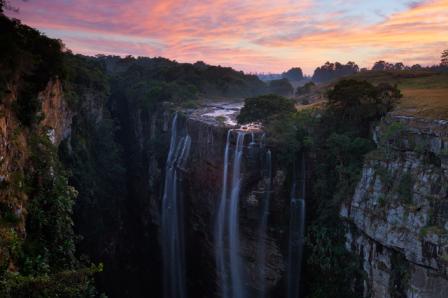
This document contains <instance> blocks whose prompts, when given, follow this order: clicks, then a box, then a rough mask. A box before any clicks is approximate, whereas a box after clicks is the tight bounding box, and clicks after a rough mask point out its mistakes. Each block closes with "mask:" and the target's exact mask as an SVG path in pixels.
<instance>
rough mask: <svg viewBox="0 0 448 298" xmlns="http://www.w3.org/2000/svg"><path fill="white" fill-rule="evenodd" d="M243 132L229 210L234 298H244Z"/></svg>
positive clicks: (236, 160)
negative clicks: (240, 216) (241, 233)
mask: <svg viewBox="0 0 448 298" xmlns="http://www.w3.org/2000/svg"><path fill="white" fill-rule="evenodd" d="M244 136H245V134H244V133H243V132H238V137H237V141H236V148H235V153H234V159H233V173H232V188H231V189H232V191H231V194H230V208H229V250H230V251H229V255H230V256H229V258H230V277H231V285H232V286H231V289H232V293H233V295H232V297H233V298H242V297H244V288H243V280H242V269H243V268H242V264H241V258H240V256H239V251H240V239H239V219H238V203H239V196H240V187H241V177H240V176H241V175H240V174H241V158H242V156H243V145H244Z"/></svg>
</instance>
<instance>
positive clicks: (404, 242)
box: [340, 116, 448, 297]
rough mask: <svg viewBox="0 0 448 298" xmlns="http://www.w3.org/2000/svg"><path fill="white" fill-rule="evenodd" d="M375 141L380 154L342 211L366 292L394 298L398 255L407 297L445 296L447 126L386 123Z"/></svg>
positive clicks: (442, 123)
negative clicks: (404, 268)
mask: <svg viewBox="0 0 448 298" xmlns="http://www.w3.org/2000/svg"><path fill="white" fill-rule="evenodd" d="M374 136H375V138H374V139H375V141H376V142H377V144H378V146H379V148H378V150H377V151H375V152H373V153H371V154H369V156H368V157H367V158H366V161H365V164H364V168H363V171H362V177H361V179H360V181H359V183H358V185H357V188H356V191H355V194H354V196H353V198H352V199H351V200H350V201H348V202H346V203H345V204H344V205H343V206H342V208H341V212H340V214H341V216H342V217H344V218H346V219H347V220H348V221H349V222H350V223H352V224H353V225H354V227H355V229H354V230H355V234H357V235H355V234H353V233H352V232H350V233H348V235H347V242H348V247H349V248H350V249H351V250H354V251H356V252H357V253H358V254H360V255H361V256H362V257H363V260H364V263H363V264H364V265H363V266H364V270H365V271H366V273H367V284H368V288H369V289H368V290H366V293H368V292H369V291H370V292H371V294H372V296H373V297H390V296H391V293H392V292H393V291H394V285H393V281H392V274H391V272H392V271H393V270H396V268H393V267H394V266H393V264H392V263H391V259H392V255H393V254H395V253H398V254H400V255H402V256H403V257H404V259H405V262H406V264H407V266H408V268H409V270H407V271H408V274H409V278H408V280H407V283H406V284H405V285H403V287H402V288H403V289H402V290H403V292H405V293H407V295H408V297H446V291H447V289H448V280H447V278H448V275H447V265H448V258H447V256H448V230H447V229H446V228H447V227H448V212H447V211H446V210H447V207H448V165H447V159H446V153H447V152H446V149H447V147H448V142H447V140H448V122H447V121H429V120H423V119H414V118H408V117H399V116H394V117H391V116H389V117H386V118H385V119H384V120H383V121H382V122H381V123H380V125H378V127H376V129H375V135H374ZM378 247H381V249H378ZM434 287H436V288H434Z"/></svg>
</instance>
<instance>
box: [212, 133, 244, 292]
mask: <svg viewBox="0 0 448 298" xmlns="http://www.w3.org/2000/svg"><path fill="white" fill-rule="evenodd" d="M231 132H232V131H231V130H229V131H228V134H227V141H226V147H225V150H224V165H223V182H222V192H221V200H220V202H219V207H218V212H217V216H216V224H215V249H216V252H215V253H216V268H217V272H218V277H219V280H220V288H221V292H222V295H221V296H222V297H223V298H230V297H232V298H243V297H245V293H244V282H243V273H242V270H243V268H242V262H241V257H240V255H239V252H240V240H239V219H238V203H239V195H240V187H241V175H240V174H241V160H242V156H243V145H244V136H245V133H244V132H238V133H237V140H236V146H235V149H234V156H233V165H232V176H231V177H232V180H231V181H230V182H231V183H230V192H228V184H229V168H228V167H229V160H230V158H229V155H230V139H231ZM229 195H230V196H229ZM226 236H227V237H226ZM227 264H229V267H228V268H227Z"/></svg>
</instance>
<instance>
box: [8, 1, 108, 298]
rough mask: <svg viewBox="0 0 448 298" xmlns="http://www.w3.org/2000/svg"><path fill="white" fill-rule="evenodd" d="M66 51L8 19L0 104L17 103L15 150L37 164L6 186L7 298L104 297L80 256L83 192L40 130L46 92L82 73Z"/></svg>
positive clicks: (94, 268) (91, 269)
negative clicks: (78, 219)
mask: <svg viewBox="0 0 448 298" xmlns="http://www.w3.org/2000/svg"><path fill="white" fill-rule="evenodd" d="M4 3H5V2H4V1H3V2H2V5H3V4H4ZM62 50H63V45H62V43H61V42H60V41H58V40H54V39H49V38H47V37H45V36H44V35H42V34H40V33H39V32H38V31H36V30H34V29H32V28H30V27H28V26H25V25H22V24H21V23H20V22H19V21H18V20H11V19H8V18H7V17H6V16H4V15H3V14H0V98H2V99H4V98H5V96H8V95H9V94H15V95H16V96H17V98H16V100H15V101H13V106H12V108H13V111H14V112H15V114H16V116H17V118H18V119H19V120H20V122H21V126H18V127H16V128H15V130H14V133H13V141H12V144H11V145H12V146H15V147H17V148H20V149H21V150H23V154H24V155H25V156H27V157H29V158H28V159H27V160H26V161H24V162H25V164H22V165H21V166H23V167H25V168H26V172H25V173H24V172H22V170H21V168H18V169H17V171H16V172H14V173H11V175H10V176H9V179H8V181H6V182H2V185H1V186H2V189H1V191H2V194H3V193H7V194H12V198H13V199H12V200H10V201H7V202H5V201H2V202H1V203H0V253H1V255H2V257H1V264H0V296H1V297H31V296H32V297H93V296H95V295H96V290H95V287H94V286H93V275H94V274H95V273H97V272H100V271H101V270H102V266H101V265H100V266H94V265H91V264H90V262H88V261H80V258H79V257H78V256H77V254H76V248H75V247H76V242H77V240H78V237H77V236H76V235H75V232H74V230H73V208H74V203H75V198H76V196H77V191H76V190H75V189H74V188H73V187H72V186H70V185H69V173H68V172H67V171H66V170H65V168H64V166H63V165H62V164H61V162H60V161H59V157H58V154H57V148H56V146H55V145H53V144H52V143H51V142H50V140H49V137H48V132H47V130H46V129H45V128H43V127H40V126H39V125H38V124H39V120H40V119H42V117H43V115H42V113H41V102H40V99H39V98H38V94H39V92H41V91H43V90H44V89H45V88H46V86H47V84H48V83H49V82H50V81H51V80H53V79H68V77H70V74H69V73H68V72H67V70H69V69H70V68H71V67H73V66H74V65H73V63H70V65H69V66H68V64H67V63H69V62H70V61H68V60H66V59H69V57H71V56H70V54H67V55H66V54H64V53H63V52H62ZM70 59H71V58H70ZM73 59H74V58H73ZM87 73H88V72H87V71H86V74H87ZM67 82H68V81H67ZM94 88H98V86H94ZM7 108H8V107H7ZM9 197H11V196H9Z"/></svg>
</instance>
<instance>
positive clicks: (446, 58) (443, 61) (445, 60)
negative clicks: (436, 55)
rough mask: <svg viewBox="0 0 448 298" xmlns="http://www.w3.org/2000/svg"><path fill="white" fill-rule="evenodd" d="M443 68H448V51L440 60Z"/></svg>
mask: <svg viewBox="0 0 448 298" xmlns="http://www.w3.org/2000/svg"><path fill="white" fill-rule="evenodd" d="M440 65H441V66H448V49H446V50H445V51H443V52H442V57H441V60H440Z"/></svg>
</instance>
